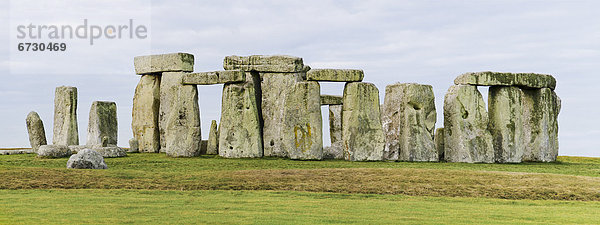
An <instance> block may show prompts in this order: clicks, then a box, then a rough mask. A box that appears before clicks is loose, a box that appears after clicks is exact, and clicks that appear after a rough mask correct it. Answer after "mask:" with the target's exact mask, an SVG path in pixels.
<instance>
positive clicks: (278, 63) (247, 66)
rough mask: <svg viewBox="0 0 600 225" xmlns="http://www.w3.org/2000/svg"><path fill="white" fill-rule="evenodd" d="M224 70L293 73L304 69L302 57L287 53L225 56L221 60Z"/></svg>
mask: <svg viewBox="0 0 600 225" xmlns="http://www.w3.org/2000/svg"><path fill="white" fill-rule="evenodd" d="M223 68H224V69H225V70H244V71H257V72H275V73H277V72H279V73H293V72H303V71H305V69H307V68H305V67H304V63H303V62H302V58H299V57H294V56H287V55H251V56H236V55H232V56H227V57H225V59H224V60H223Z"/></svg>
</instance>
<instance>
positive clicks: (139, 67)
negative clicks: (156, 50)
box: [133, 53, 194, 75]
mask: <svg viewBox="0 0 600 225" xmlns="http://www.w3.org/2000/svg"><path fill="white" fill-rule="evenodd" d="M133 64H134V66H135V73H136V74H140V75H144V74H153V73H162V72H178V71H184V72H192V71H194V55H192V54H188V53H170V54H161V55H146V56H136V57H135V58H133Z"/></svg>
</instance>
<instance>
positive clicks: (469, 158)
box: [444, 85, 494, 163]
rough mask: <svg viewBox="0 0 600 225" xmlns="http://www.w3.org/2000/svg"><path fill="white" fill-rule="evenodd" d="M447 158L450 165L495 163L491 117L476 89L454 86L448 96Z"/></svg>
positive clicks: (445, 106) (445, 108)
mask: <svg viewBox="0 0 600 225" xmlns="http://www.w3.org/2000/svg"><path fill="white" fill-rule="evenodd" d="M444 158H445V160H446V161H448V162H468V163H477V162H483V163H492V162H494V148H493V146H492V135H491V134H490V132H489V130H488V114H487V111H486V109H485V102H484V101H483V97H481V93H479V90H477V87H476V86H472V85H453V86H450V88H449V89H448V92H447V93H446V96H445V98H444Z"/></svg>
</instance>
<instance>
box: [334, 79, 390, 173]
mask: <svg viewBox="0 0 600 225" xmlns="http://www.w3.org/2000/svg"><path fill="white" fill-rule="evenodd" d="M342 109H343V110H342V147H343V149H344V157H345V158H346V160H351V161H379V160H382V159H383V149H384V147H385V136H384V134H383V129H382V126H381V118H380V111H379V90H377V87H375V85H374V84H371V83H362V82H355V83H347V84H346V86H345V87H344V104H343V107H342Z"/></svg>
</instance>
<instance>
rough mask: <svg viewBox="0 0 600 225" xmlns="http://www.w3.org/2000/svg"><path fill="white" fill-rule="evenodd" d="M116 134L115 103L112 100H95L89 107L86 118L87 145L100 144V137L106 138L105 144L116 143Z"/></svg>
mask: <svg viewBox="0 0 600 225" xmlns="http://www.w3.org/2000/svg"><path fill="white" fill-rule="evenodd" d="M117 135H118V125H117V104H116V103H114V102H105V101H95V102H93V103H92V107H91V108H90V117H89V120H88V133H87V143H86V145H88V146H102V138H104V137H106V138H107V145H116V144H117V139H118V138H117Z"/></svg>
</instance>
